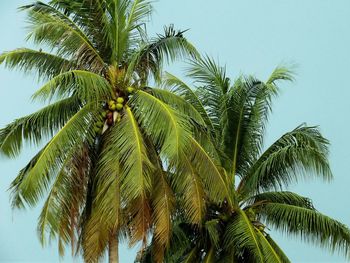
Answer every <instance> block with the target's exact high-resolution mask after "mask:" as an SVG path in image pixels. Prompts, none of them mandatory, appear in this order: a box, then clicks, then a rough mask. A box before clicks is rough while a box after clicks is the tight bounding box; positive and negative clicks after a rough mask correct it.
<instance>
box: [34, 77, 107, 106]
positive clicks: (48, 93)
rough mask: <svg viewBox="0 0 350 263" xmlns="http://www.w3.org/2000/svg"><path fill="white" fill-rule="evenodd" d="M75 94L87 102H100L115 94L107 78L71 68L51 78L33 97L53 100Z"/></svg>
mask: <svg viewBox="0 0 350 263" xmlns="http://www.w3.org/2000/svg"><path fill="white" fill-rule="evenodd" d="M73 94H74V95H75V96H77V97H78V98H79V99H81V100H82V101H85V102H92V101H94V102H100V101H101V100H108V99H109V98H111V97H112V96H113V95H112V87H111V86H110V84H109V83H108V82H107V80H106V79H105V78H103V77H101V76H99V75H97V74H95V73H93V72H90V71H85V70H71V71H67V72H64V73H61V74H59V75H57V76H55V77H54V78H52V79H50V80H49V81H48V82H47V83H46V84H45V85H44V86H43V87H41V88H40V89H39V90H37V91H36V92H35V93H34V94H33V99H41V100H52V98H57V97H58V98H65V97H69V96H72V95H73Z"/></svg>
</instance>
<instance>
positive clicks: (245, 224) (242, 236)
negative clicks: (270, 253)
mask: <svg viewBox="0 0 350 263" xmlns="http://www.w3.org/2000/svg"><path fill="white" fill-rule="evenodd" d="M224 244H225V249H230V247H235V248H236V251H235V252H236V253H240V252H242V251H243V250H249V252H250V253H251V255H252V257H253V258H254V262H265V261H264V254H263V251H262V249H261V245H260V242H259V238H258V235H257V233H256V230H255V228H254V226H253V225H252V223H251V222H250V221H249V219H248V217H247V216H246V215H245V213H244V212H243V211H241V210H239V211H238V214H237V215H236V216H235V217H234V219H233V221H232V222H231V223H230V224H229V225H228V226H227V228H226V231H225V235H224Z"/></svg>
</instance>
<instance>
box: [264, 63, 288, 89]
mask: <svg viewBox="0 0 350 263" xmlns="http://www.w3.org/2000/svg"><path fill="white" fill-rule="evenodd" d="M281 80H287V81H293V80H294V72H293V71H292V70H291V69H289V68H288V67H285V66H279V67H277V68H275V70H274V71H273V72H272V74H271V75H270V77H269V79H268V80H267V81H266V84H267V85H276V84H277V82H278V81H281Z"/></svg>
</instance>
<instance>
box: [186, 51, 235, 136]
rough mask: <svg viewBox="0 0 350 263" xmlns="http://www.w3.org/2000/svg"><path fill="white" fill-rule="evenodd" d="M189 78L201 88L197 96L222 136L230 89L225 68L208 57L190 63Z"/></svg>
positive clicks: (198, 89) (197, 91) (217, 131)
mask: <svg viewBox="0 0 350 263" xmlns="http://www.w3.org/2000/svg"><path fill="white" fill-rule="evenodd" d="M187 76H188V77H191V78H192V79H193V80H194V81H195V84H197V86H199V87H198V88H197V90H196V95H197V96H198V98H199V100H200V101H201V102H202V104H203V105H204V108H205V110H206V112H207V115H208V116H209V118H210V120H211V123H212V126H213V127H214V128H215V131H216V133H217V134H218V135H219V134H221V132H222V127H220V122H221V120H222V117H223V115H224V114H225V113H226V111H227V108H226V103H225V94H226V93H227V91H228V90H229V88H230V80H229V78H227V77H226V72H225V68H224V67H220V66H218V65H217V64H216V63H215V61H214V60H213V59H211V58H210V57H208V56H206V57H204V58H199V59H196V60H193V61H191V62H190V66H189V68H188V72H187Z"/></svg>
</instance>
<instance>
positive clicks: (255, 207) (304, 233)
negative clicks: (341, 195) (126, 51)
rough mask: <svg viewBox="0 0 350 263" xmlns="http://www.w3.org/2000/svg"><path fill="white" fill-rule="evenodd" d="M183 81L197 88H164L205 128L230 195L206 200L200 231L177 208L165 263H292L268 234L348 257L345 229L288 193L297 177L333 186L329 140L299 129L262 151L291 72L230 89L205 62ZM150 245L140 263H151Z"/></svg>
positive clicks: (174, 82)
mask: <svg viewBox="0 0 350 263" xmlns="http://www.w3.org/2000/svg"><path fill="white" fill-rule="evenodd" d="M188 76H189V77H191V78H192V79H194V86H195V88H190V86H189V85H187V84H186V83H185V82H183V81H181V80H180V79H178V78H177V77H175V76H173V75H171V74H169V73H168V74H166V76H165V83H166V87H167V88H170V89H171V90H172V91H173V92H175V93H176V94H178V95H180V96H182V97H183V98H184V99H186V100H187V101H188V102H190V103H191V105H193V106H194V107H195V108H196V109H197V111H198V112H200V113H201V115H202V117H203V119H204V120H205V121H206V124H207V129H206V130H204V131H201V132H199V133H204V134H206V136H207V137H210V138H211V141H212V143H213V144H214V145H215V149H216V154H212V156H216V159H215V160H213V162H215V163H217V164H218V166H219V167H220V168H221V167H222V168H223V169H224V174H226V176H227V182H228V187H229V192H230V194H231V195H230V199H227V200H224V201H223V202H219V203H217V202H211V201H210V200H206V204H205V210H203V212H205V215H204V216H203V221H202V222H201V224H193V223H190V222H188V221H187V219H186V217H184V213H186V209H187V208H186V207H179V209H178V212H177V214H176V217H175V218H174V227H173V231H172V233H173V234H172V239H171V246H170V249H169V250H168V251H167V256H166V259H165V262H206V263H207V262H290V261H289V259H288V257H287V256H286V255H285V253H284V252H283V251H282V249H281V248H280V247H279V246H278V244H277V243H276V242H275V241H274V240H273V238H272V237H271V235H270V233H269V228H268V227H273V228H275V229H277V230H281V231H282V232H284V233H286V234H288V235H291V236H300V237H301V238H302V240H304V241H307V242H310V243H314V244H316V245H319V246H320V247H322V248H325V249H329V250H331V251H338V252H341V253H343V254H344V255H345V256H346V257H347V258H349V256H350V250H349V248H350V230H349V229H348V228H347V227H346V226H345V225H343V224H342V223H340V222H338V221H336V220H334V219H332V218H330V217H328V216H326V215H323V214H322V213H320V212H318V211H317V210H316V209H315V207H314V205H313V204H312V201H311V200H310V199H309V198H307V197H304V196H300V195H298V194H296V193H293V192H290V191H286V190H285V187H286V186H288V185H290V184H291V183H294V182H296V181H297V180H298V179H300V178H309V177H320V178H321V179H324V180H326V181H329V180H330V179H332V173H331V170H330V167H329V163H328V159H327V154H328V141H327V139H325V138H324V137H323V136H322V134H321V133H320V131H319V129H318V128H317V127H309V126H306V125H301V126H298V127H296V128H295V129H294V130H292V131H290V132H288V133H286V134H284V135H282V136H281V137H280V138H279V139H278V140H277V141H275V142H274V143H273V144H272V145H271V146H269V147H267V148H265V147H264V145H263V139H264V132H265V127H266V124H267V120H268V115H269V113H270V111H271V102H272V99H273V97H275V96H276V95H277V94H278V91H279V88H278V82H280V81H283V80H287V81H290V80H292V79H293V76H292V74H291V72H290V71H289V70H288V69H286V68H284V67H278V68H276V70H274V71H273V73H272V75H271V76H270V78H269V79H268V80H267V81H266V82H262V81H260V80H258V79H256V78H254V77H252V76H241V77H239V78H238V79H237V80H235V81H234V82H233V83H231V81H230V79H229V78H227V77H226V72H225V68H223V67H220V66H218V65H217V64H216V63H215V62H214V61H213V60H212V59H210V58H208V57H206V58H202V59H198V60H196V61H193V62H192V63H190V67H189V70H188ZM202 136H203V135H202ZM152 246H153V244H152V243H151V245H150V246H149V247H148V248H147V249H146V250H145V253H144V254H143V255H142V256H140V261H141V262H153V258H152V251H153V248H152Z"/></svg>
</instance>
